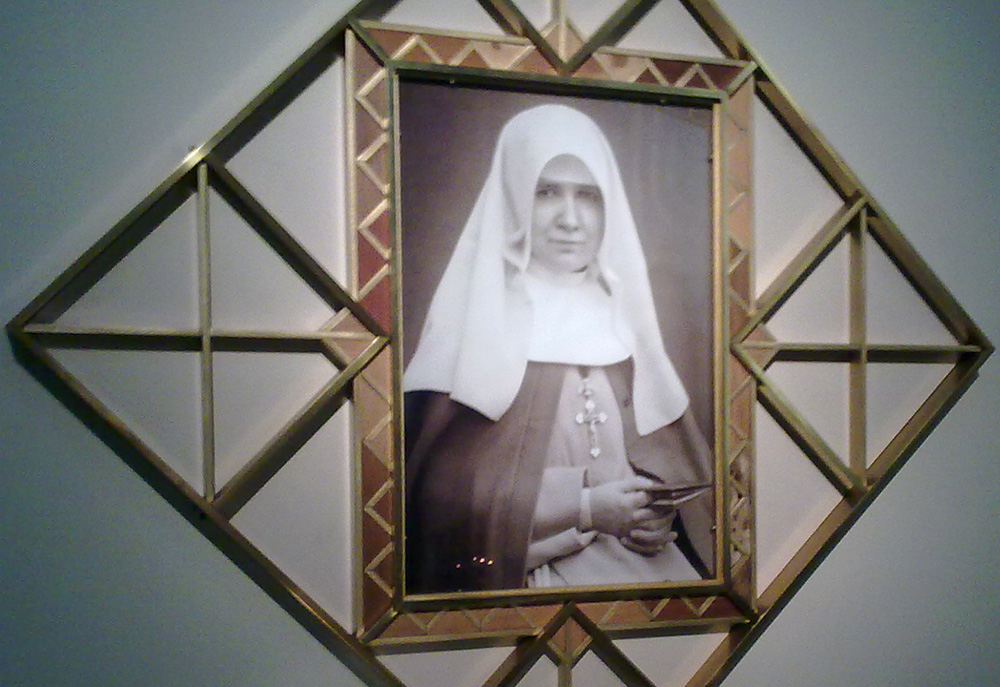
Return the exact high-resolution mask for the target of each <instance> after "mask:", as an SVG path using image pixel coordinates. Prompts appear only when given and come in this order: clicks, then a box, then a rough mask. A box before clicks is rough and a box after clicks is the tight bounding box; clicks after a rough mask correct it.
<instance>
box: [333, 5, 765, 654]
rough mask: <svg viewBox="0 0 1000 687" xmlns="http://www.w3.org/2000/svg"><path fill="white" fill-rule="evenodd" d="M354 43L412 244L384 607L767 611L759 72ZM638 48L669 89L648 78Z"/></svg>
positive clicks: (406, 633)
mask: <svg viewBox="0 0 1000 687" xmlns="http://www.w3.org/2000/svg"><path fill="white" fill-rule="evenodd" d="M349 41H350V42H349V45H348V73H349V77H350V81H349V83H350V85H349V88H351V89H353V90H354V92H356V93H357V97H356V98H355V101H354V102H355V105H354V106H353V111H352V112H351V113H349V122H352V123H353V125H354V128H353V131H354V134H355V137H356V138H355V140H354V141H353V143H352V144H351V145H352V146H353V148H352V149H353V150H354V152H355V154H356V156H355V160H356V164H355V166H354V168H353V170H352V172H353V182H352V183H353V184H354V186H353V189H354V195H353V197H354V200H355V203H356V206H355V209H354V212H353V213H352V215H353V216H354V217H356V218H357V220H358V231H359V233H361V235H362V236H368V235H369V234H370V233H371V232H373V231H376V230H378V231H384V232H385V235H386V236H395V237H397V238H396V244H395V245H394V246H393V247H394V249H395V250H396V251H398V252H397V261H396V263H395V267H396V270H395V271H394V272H393V273H392V274H393V279H394V281H393V283H392V289H391V293H392V294H393V295H392V304H393V305H394V306H395V308H394V311H395V313H396V316H395V317H394V318H393V320H392V324H391V326H392V328H393V331H395V332H396V334H397V339H396V345H395V347H394V348H393V352H392V361H393V362H392V364H393V371H394V374H393V375H392V379H393V399H392V401H393V402H394V403H395V404H396V406H397V407H398V408H399V409H400V411H399V412H396V413H395V414H394V415H393V418H394V423H395V424H394V435H393V438H394V440H393V442H392V446H391V449H390V448H389V446H388V444H384V445H383V449H384V450H385V451H387V452H388V453H387V455H386V456H384V457H383V458H382V459H381V460H378V461H377V465H375V464H373V465H371V466H369V465H368V463H369V462H374V459H369V460H368V461H366V459H365V456H364V455H362V461H361V464H360V471H361V476H360V480H361V487H362V488H361V504H360V507H359V509H358V510H359V512H360V513H361V515H362V518H361V549H362V558H363V561H362V562H361V574H360V576H361V585H360V594H361V603H360V604H359V606H360V608H361V609H362V618H361V619H360V620H359V621H358V622H359V624H360V625H363V626H364V627H365V628H366V630H367V631H370V632H371V633H372V635H371V636H372V641H373V642H376V643H378V642H389V643H392V642H397V641H398V642H403V643H406V642H408V641H424V640H429V641H438V640H448V639H454V638H456V637H460V638H462V639H463V640H473V641H474V640H475V638H476V637H485V636H491V635H495V634H497V633H501V634H502V633H504V632H509V631H511V630H513V631H514V632H517V631H520V630H517V629H513V626H511V628H507V627H505V626H503V624H502V623H501V624H500V625H496V626H487V627H483V626H479V627H476V628H470V632H467V633H466V632H461V631H457V632H456V631H454V628H452V629H446V630H443V631H431V632H429V633H428V632H424V631H423V630H419V629H417V628H420V627H423V626H425V625H426V622H424V621H425V620H426V619H427V618H436V619H437V620H436V621H435V622H432V623H430V625H431V626H432V627H435V628H445V627H449V626H450V623H449V622H441V621H440V619H441V618H442V617H444V618H449V617H451V618H457V617H458V615H462V617H467V615H468V613H490V612H491V609H492V611H495V610H496V608H497V607H500V606H502V607H504V608H515V609H517V610H518V611H523V610H524V609H526V608H534V609H537V608H543V609H544V608H545V607H546V604H557V603H562V602H564V601H565V600H566V599H574V600H578V601H580V602H583V603H585V602H588V601H593V602H598V601H600V600H606V599H611V598H614V599H622V598H627V599H634V600H636V602H637V603H638V602H639V600H641V599H660V600H669V599H675V600H677V601H678V603H677V604H676V606H673V605H671V606H670V607H669V609H667V607H666V606H664V608H663V609H661V611H662V613H661V614H660V615H659V616H654V617H652V618H650V617H648V615H647V617H646V618H645V619H644V620H643V621H642V623H650V622H652V623H653V624H671V623H677V622H685V621H691V620H694V621H695V622H701V623H706V624H709V623H710V624H719V623H721V624H723V625H725V624H726V623H728V622H739V621H740V619H741V618H742V617H743V616H742V615H741V612H740V611H739V608H740V606H741V605H742V606H746V605H747V602H746V601H745V599H743V598H741V591H742V592H746V591H747V590H748V589H749V584H750V575H751V573H750V572H749V571H750V569H751V566H749V565H748V561H749V558H750V549H749V546H748V542H749V538H750V537H749V527H750V522H749V518H750V512H751V509H750V508H749V501H750V498H751V494H750V490H749V488H748V485H747V483H748V479H749V475H750V468H749V459H748V458H747V457H746V456H745V455H744V453H743V451H744V448H745V446H746V445H747V442H748V441H749V439H750V434H751V429H750V424H749V417H750V416H749V407H750V406H749V396H746V395H745V394H746V393H747V392H749V390H750V387H751V385H752V381H751V380H750V379H749V376H748V375H747V374H746V372H745V371H744V370H743V368H742V367H741V366H739V364H738V363H735V361H734V360H733V359H732V358H731V356H730V355H729V354H728V351H727V345H726V341H727V339H726V336H727V334H726V332H727V331H728V328H729V327H730V326H731V323H730V319H731V317H732V313H731V312H730V311H731V310H732V308H733V306H734V305H735V306H736V311H735V313H736V316H739V314H740V312H741V310H740V305H739V304H740V303H745V302H747V301H748V300H749V294H748V291H747V290H748V288H749V281H748V269H749V267H748V263H749V261H748V260H747V259H746V256H747V254H748V246H749V240H748V239H749V224H750V222H749V212H748V206H749V201H748V200H746V198H747V196H748V194H747V191H746V189H747V184H748V182H749V154H748V150H747V149H746V146H747V142H746V140H745V139H746V128H747V127H746V125H747V117H748V109H747V106H748V100H747V98H746V95H745V93H746V92H749V89H752V79H750V78H749V76H750V73H749V72H748V71H747V70H746V65H745V64H743V63H740V62H739V61H736V60H718V61H715V62H712V61H709V62H706V63H705V64H700V63H695V62H690V61H685V60H677V59H672V58H663V59H662V60H659V61H658V62H656V63H654V62H650V61H649V59H650V58H639V57H636V56H631V55H619V56H614V57H611V56H609V57H607V58H606V60H607V61H606V62H604V64H605V66H606V67H607V68H608V69H610V70H611V71H612V72H614V71H615V70H616V69H617V70H619V71H618V72H616V73H617V75H618V76H619V77H620V78H622V81H623V83H621V84H616V85H615V86H614V88H609V87H608V86H607V84H605V85H604V86H602V87H597V86H595V85H594V84H593V83H588V82H587V81H586V80H581V79H579V78H574V79H560V78H548V79H545V78H543V79H542V80H541V81H539V80H538V75H537V74H534V73H531V71H530V70H531V69H532V67H531V64H532V62H531V60H530V52H531V49H530V48H528V47H527V45H522V44H519V43H518V42H517V41H516V40H514V41H512V43H511V45H510V46H498V45H497V44H496V43H488V42H485V41H484V42H483V43H482V45H481V46H476V47H477V48H480V49H481V50H483V51H486V52H487V53H491V54H494V55H495V54H498V53H500V54H505V55H506V58H505V59H506V60H507V63H508V66H507V68H504V69H481V68H480V69H474V68H464V67H460V66H458V67H456V66H455V64H454V60H449V61H448V62H450V63H449V64H440V63H439V64H437V65H436V66H435V64H434V62H435V59H434V56H437V58H438V60H440V61H444V60H442V58H440V54H443V52H442V51H444V50H445V49H448V50H451V51H454V50H456V49H457V47H458V46H459V42H460V41H461V43H462V44H464V45H466V46H468V45H469V44H475V43H476V41H475V40H471V39H468V40H462V39H459V38H457V37H444V36H435V35H417V34H414V33H413V32H410V31H408V30H406V29H402V28H397V27H391V26H383V25H378V24H365V23H360V24H358V25H357V26H356V27H355V32H354V33H352V34H350V38H349ZM421 46H422V47H421ZM415 47H416V48H419V49H416V50H415V49H414V48H415ZM502 48H505V49H508V51H507V52H506V53H503V52H502V50H501V49H502ZM602 58H604V56H602ZM636 60H638V61H639V64H640V66H643V67H645V65H646V64H649V65H654V64H655V66H654V69H655V70H656V71H657V73H658V74H660V79H661V81H662V83H657V84H655V85H649V84H645V83H635V80H636V79H638V78H640V76H641V74H642V71H643V70H642V69H637V68H636V64H635V63H634V62H635V61H636ZM494 66H496V65H494ZM593 68H594V69H597V68H598V64H597V63H595V66H594V67H593ZM525 70H527V71H528V72H529V73H531V78H530V79H529V78H525V76H526V74H525V73H524V71H525ZM665 74H670V75H671V77H670V78H673V79H674V80H675V83H677V82H682V83H683V84H685V85H684V86H682V87H680V88H678V87H676V86H673V85H671V84H670V82H669V81H668V77H666V76H664V75H665ZM605 76H607V74H605ZM626 76H630V77H631V79H632V80H631V81H628V80H626V79H625V77H626ZM741 89H747V90H746V91H743V92H741ZM373 172H377V173H373ZM373 178H378V179H383V178H384V179H390V180H392V183H386V184H382V185H381V187H379V186H377V185H376V184H373V183H372V179H373ZM359 245H360V246H361V248H359V253H358V259H359V262H358V265H359V269H361V266H362V262H361V260H362V257H363V255H362V250H364V243H363V242H362V243H360V244H359ZM376 273H377V271H376V270H373V269H371V268H367V269H366V270H365V274H368V275H371V274H376ZM359 284H361V292H362V294H364V293H365V287H364V284H365V279H364V278H362V279H361V280H360V281H359ZM370 293H371V294H374V293H375V290H374V288H373V289H372V290H371V291H370ZM734 295H735V296H736V298H734V297H733V296H734ZM384 297H385V298H389V296H388V294H386V295H385V296H384ZM390 310H393V308H391V307H389V306H388V304H387V307H386V311H387V312H388V311H390ZM745 316H746V314H745V306H743V317H745ZM727 429H728V431H725V430H727ZM733 448H735V449H736V454H735V456H734V457H731V458H730V459H726V458H725V456H726V455H727V454H728V453H730V452H731V451H732V449H733ZM390 455H391V465H392V469H391V470H389V471H387V470H386V465H387V463H388V462H389V460H390ZM734 475H735V477H734ZM372 498H377V501H378V503H380V504H383V507H384V508H385V510H384V511H383V512H381V513H380V514H379V515H378V519H377V523H376V522H368V523H367V526H366V521H367V520H368V519H369V516H368V515H367V514H368V513H369V512H370V511H372V510H373V501H372V500H371V499H372ZM389 503H391V504H392V509H391V512H390V511H389V508H388V505H387V504H389ZM371 519H372V520H375V518H374V517H372V518H371ZM376 524H377V525H378V526H376ZM734 572H735V573H736V575H735V576H734ZM741 575H742V578H741ZM691 598H697V599H699V602H698V604H699V606H698V608H699V609H700V610H699V611H698V612H697V613H693V614H692V613H691V612H690V609H691V608H692V606H691V604H690V603H685V601H688V602H689V601H690V599H691ZM746 598H749V595H747V596H746ZM709 607H712V611H711V612H708V613H707V614H706V613H705V611H706V610H707V609H708V608H709ZM479 609H482V610H479ZM401 611H402V612H401ZM456 614H458V615H456ZM626 615H627V614H626ZM515 617H516V618H518V619H521V618H523V613H522V614H520V615H516V616H515ZM727 618H728V620H727ZM421 619H423V620H421ZM508 621H510V619H508ZM520 622H522V621H521V620H518V621H516V622H514V623H513V624H514V625H518V624H519V623H520ZM633 622H637V621H636V620H635V619H634V618H630V619H628V620H627V621H626V620H623V622H622V627H624V626H626V625H629V624H630V623H633ZM522 629H523V628H522Z"/></svg>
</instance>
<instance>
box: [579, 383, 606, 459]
mask: <svg viewBox="0 0 1000 687" xmlns="http://www.w3.org/2000/svg"><path fill="white" fill-rule="evenodd" d="M580 395H581V396H583V412H580V413H577V414H576V423H577V424H578V425H584V426H586V428H587V438H588V439H589V441H590V457H591V458H597V457H598V456H600V455H601V447H600V446H598V445H597V425H600V424H604V423H605V422H607V421H608V414H607V413H605V412H604V411H599V410H597V404H596V403H594V398H593V396H594V389H593V387H591V386H590V373H589V371H588V370H587V369H586V368H583V370H582V379H581V380H580Z"/></svg>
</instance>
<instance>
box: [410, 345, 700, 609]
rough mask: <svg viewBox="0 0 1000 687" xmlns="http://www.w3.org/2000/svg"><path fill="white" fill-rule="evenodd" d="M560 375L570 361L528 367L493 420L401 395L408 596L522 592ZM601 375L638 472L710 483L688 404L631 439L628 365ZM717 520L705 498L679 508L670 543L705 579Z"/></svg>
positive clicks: (428, 396) (671, 482)
mask: <svg viewBox="0 0 1000 687" xmlns="http://www.w3.org/2000/svg"><path fill="white" fill-rule="evenodd" d="M565 372H566V365H562V364H554V363H534V362H529V363H528V368H527V371H526V372H525V375H524V381H523V382H522V384H521V388H520V390H519V391H518V394H517V397H516V398H515V399H514V402H513V403H512V404H511V406H510V408H508V410H507V411H506V412H505V413H504V415H503V416H502V417H501V418H500V419H499V420H497V421H493V420H490V419H489V418H487V417H484V416H483V415H481V414H479V413H478V412H476V411H474V410H472V409H471V408H468V407H467V406H464V405H462V404H460V403H457V402H455V401H452V400H451V399H450V398H448V396H447V395H445V394H440V393H434V392H409V393H408V394H407V395H406V396H407V398H406V402H407V411H406V414H407V417H406V428H407V433H408V434H407V455H406V464H405V475H406V483H407V489H406V543H405V550H406V576H407V577H406V589H407V591H408V592H409V593H430V592H456V591H473V590H485V589H518V588H521V587H524V585H525V575H526V574H527V572H528V571H527V570H526V569H525V558H526V554H527V550H528V544H529V543H530V540H531V525H532V518H533V516H534V512H535V502H536V500H537V498H538V492H539V488H540V485H541V480H542V472H543V471H544V470H545V468H546V467H547V464H546V452H547V450H548V446H549V439H550V436H551V434H552V426H553V422H554V419H555V411H556V406H557V405H558V400H559V392H560V388H561V385H562V380H563V375H564V374H565ZM605 372H606V373H607V375H608V379H609V381H610V383H611V387H612V389H613V390H614V393H615V397H616V399H617V401H618V407H619V408H620V410H621V416H622V425H623V429H624V436H625V448H626V455H627V456H628V461H629V463H630V464H631V465H632V467H633V469H634V470H635V471H636V473H637V474H641V475H645V476H647V477H651V478H653V479H657V480H659V481H661V482H663V483H664V484H665V485H667V486H670V487H675V486H690V485H694V484H704V483H707V482H711V480H712V459H711V451H710V450H709V448H708V446H707V444H706V443H705V440H704V438H703V437H702V435H701V434H700V432H699V431H698V429H697V427H696V426H695V423H694V419H693V417H692V415H691V411H690V408H689V409H688V410H687V411H686V412H685V414H684V415H683V416H682V417H681V418H679V419H678V420H676V421H675V422H673V423H671V424H669V425H667V426H665V427H662V428H660V429H658V430H656V431H655V432H651V433H650V434H648V435H646V436H639V434H638V432H637V431H636V428H635V416H634V413H633V411H632V399H631V389H632V384H631V379H632V363H631V361H630V360H629V361H625V362H623V363H619V364H616V365H611V366H609V367H606V368H605ZM713 513H714V508H713V498H712V496H711V494H708V495H706V496H703V497H699V498H696V499H694V500H692V501H690V502H688V503H687V504H685V505H682V506H681V507H680V508H679V509H678V518H677V521H676V524H675V528H676V529H677V530H678V534H679V538H678V545H679V546H680V548H681V550H682V551H684V553H685V555H686V556H687V557H688V559H689V560H690V561H691V563H692V565H693V566H694V567H695V569H696V570H698V571H699V572H700V573H701V574H702V575H705V576H708V575H709V574H710V572H711V570H712V569H713V567H714V561H713V551H714V542H713V537H712V530H713V528H712V525H713ZM637 555H638V554H637ZM629 581H630V580H622V582H623V583H627V582H629Z"/></svg>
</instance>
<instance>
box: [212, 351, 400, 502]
mask: <svg viewBox="0 0 1000 687" xmlns="http://www.w3.org/2000/svg"><path fill="white" fill-rule="evenodd" d="M387 341H388V340H387V339H386V338H384V337H379V338H377V339H376V340H375V341H373V342H372V343H371V344H370V345H369V346H368V348H367V349H366V350H365V352H364V353H362V354H361V355H359V356H358V357H357V359H355V360H354V361H353V362H352V363H351V364H350V365H348V366H347V367H346V368H345V369H344V370H343V371H341V372H340V374H338V375H337V376H336V377H334V378H333V379H332V380H330V382H328V383H327V384H326V385H325V386H324V387H323V388H322V389H321V390H320V391H319V392H318V393H317V394H316V395H315V396H314V397H313V398H312V399H310V400H309V401H308V402H307V403H306V405H305V406H304V407H303V409H302V410H300V411H299V412H298V413H297V414H296V415H295V417H293V418H292V419H291V420H289V422H288V423H287V424H286V425H285V426H284V427H282V428H281V430H279V431H278V432H277V433H275V435H274V436H273V437H272V438H271V439H270V441H268V442H267V444H265V445H264V447H263V448H262V449H260V451H258V452H257V454H256V455H255V456H254V457H253V458H251V459H250V460H249V461H248V462H247V464H246V465H244V466H243V468H242V469H240V471H239V472H237V473H236V475H235V476H234V477H233V478H232V479H230V480H229V482H227V483H226V485H225V486H223V488H222V489H221V490H220V491H219V493H218V495H217V496H216V497H215V500H214V501H213V502H212V505H213V506H214V507H215V508H216V509H217V510H218V511H219V513H220V514H221V515H222V516H223V517H225V518H227V519H230V518H232V517H233V516H234V515H236V513H238V512H239V510H240V509H241V508H242V507H243V506H245V505H246V503H247V502H248V501H249V500H250V499H251V498H252V497H253V496H254V494H256V493H257V492H258V491H260V489H261V488H262V487H263V486H264V485H265V484H266V483H267V481H268V480H269V479H271V477H273V476H274V475H275V474H277V472H278V470H280V469H281V468H282V467H283V466H284V465H285V464H286V463H287V462H288V461H289V460H291V458H292V456H293V455H294V454H295V452H296V451H298V450H299V449H300V448H302V446H303V444H305V443H306V441H308V440H309V439H310V438H311V437H312V436H313V434H315V433H316V432H317V431H318V430H319V428H320V427H321V426H322V425H323V423H324V422H326V421H327V420H329V419H330V418H331V417H332V416H333V414H334V413H335V412H336V411H337V409H338V408H340V406H341V405H342V404H343V402H344V401H345V400H346V397H345V392H344V390H345V387H347V385H348V384H350V383H351V382H352V381H353V379H354V377H355V375H356V374H357V373H358V372H360V371H361V369H362V368H363V367H364V366H365V365H367V364H368V363H369V362H370V361H371V359H372V358H374V357H375V356H376V355H377V354H378V353H379V352H380V351H381V350H382V348H384V347H385V345H386V343H387Z"/></svg>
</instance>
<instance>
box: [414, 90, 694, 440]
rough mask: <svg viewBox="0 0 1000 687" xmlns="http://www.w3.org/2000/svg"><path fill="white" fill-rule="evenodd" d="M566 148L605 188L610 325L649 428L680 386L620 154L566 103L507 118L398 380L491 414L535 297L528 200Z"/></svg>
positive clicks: (514, 363) (524, 342)
mask: <svg viewBox="0 0 1000 687" xmlns="http://www.w3.org/2000/svg"><path fill="white" fill-rule="evenodd" d="M566 154H569V155H574V156H576V157H578V158H580V160H582V161H583V162H584V164H586V165H587V167H588V169H590V171H591V173H592V174H593V175H594V178H595V180H596V181H597V184H598V186H600V189H601V193H602V195H603V199H604V211H605V222H604V227H605V229H604V240H603V242H602V244H601V247H600V250H599V252H598V257H597V268H598V270H599V272H600V275H601V277H602V278H603V280H604V283H605V284H606V285H607V287H608V289H609V290H610V292H611V297H612V301H613V303H614V322H615V333H616V334H617V336H618V338H619V339H620V340H621V341H622V342H623V343H624V344H625V345H626V346H627V347H628V348H629V349H630V351H631V354H632V358H633V363H634V372H635V374H634V381H633V389H632V397H633V404H634V409H635V418H636V427H637V429H638V431H639V433H640V434H648V433H650V432H652V431H654V430H656V429H659V428H660V427H662V426H664V425H666V424H669V423H671V422H673V421H674V420H676V419H677V418H679V417H680V416H681V415H682V414H683V413H684V411H685V410H686V409H687V406H688V396H687V393H686V392H685V390H684V386H683V384H682V383H681V380H680V378H679V377H678V376H677V372H676V370H675V369H674V366H673V364H672V363H671V362H670V358H669V357H668V356H667V353H666V351H665V350H664V348H663V339H662V337H661V336H660V328H659V324H658V323H657V319H656V310H655V306H654V303H653V296H652V293H651V292H650V287H649V277H648V275H647V271H646V260H645V257H644V255H643V251H642V246H641V245H640V243H639V236H638V233H637V231H636V227H635V220H634V219H633V217H632V211H631V209H630V207H629V204H628V199H627V197H626V195H625V189H624V186H623V184H622V180H621V175H620V173H619V170H618V164H617V163H616V162H615V157H614V153H613V151H612V150H611V146H610V145H609V144H608V141H607V139H606V138H605V136H604V134H603V132H602V131H601V130H600V128H598V126H597V125H596V124H595V123H594V122H593V121H592V120H591V119H590V118H589V117H587V116H586V115H584V114H583V113H581V112H578V111H577V110H574V109H572V108H570V107H567V106H565V105H541V106H539V107H534V108H531V109H529V110H525V111H524V112H521V113H520V114H518V115H516V116H515V117H513V118H512V119H511V120H510V121H509V122H507V124H506V125H505V126H504V128H503V130H502V131H501V133H500V137H499V139H498V141H497V146H496V149H495V150H494V152H493V160H492V164H491V165H490V171H489V174H488V176H487V178H486V182H485V183H484V184H483V188H482V191H481V192H480V194H479V197H478V199H477V200H476V204H475V206H474V207H473V210H472V213H471V215H470V216H469V219H468V221H467V222H466V224H465V227H464V229H463V230H462V234H461V236H460V237H459V239H458V242H457V244H456V245H455V249H454V252H453V253H452V256H451V259H450V260H449V262H448V265H447V267H446V268H445V271H444V274H443V275H442V277H441V281H440V282H439V283H438V286H437V290H436V291H435V293H434V297H433V299H432V300H431V303H430V308H429V309H428V312H427V317H426V320H425V321H424V326H423V330H422V331H421V333H420V339H419V341H418V343H417V347H416V350H415V352H414V354H413V358H412V359H411V360H410V363H409V365H408V366H407V368H406V371H405V373H404V375H403V390H404V391H416V390H428V391H438V392H441V393H446V394H449V395H450V397H451V398H452V399H454V400H456V401H458V402H459V403H462V404H464V405H466V406H469V407H471V408H473V409H475V410H477V411H479V412H480V413H482V414H483V415H485V416H486V417H489V418H491V419H493V420H498V419H499V418H500V417H501V416H502V415H503V414H504V412H506V410H507V408H509V407H510V404H511V403H512V402H513V400H514V397H515V396H516V395H517V392H518V390H519V389H520V387H521V382H522V380H523V378H524V372H525V369H526V368H527V361H528V357H527V349H528V340H529V335H530V332H531V326H532V313H531V304H530V301H529V299H528V297H527V294H526V292H525V290H524V285H523V280H522V275H523V273H524V270H525V268H526V267H527V264H528V260H529V259H530V256H531V245H530V240H531V231H530V228H531V211H532V203H533V201H534V196H535V186H536V184H537V181H538V177H539V175H540V173H541V171H542V168H543V167H544V166H545V165H546V163H548V162H549V161H550V160H551V159H552V158H554V157H557V156H559V155H566Z"/></svg>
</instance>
